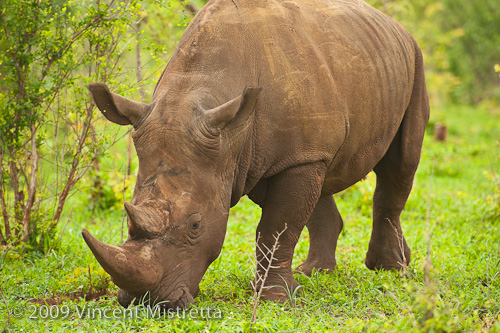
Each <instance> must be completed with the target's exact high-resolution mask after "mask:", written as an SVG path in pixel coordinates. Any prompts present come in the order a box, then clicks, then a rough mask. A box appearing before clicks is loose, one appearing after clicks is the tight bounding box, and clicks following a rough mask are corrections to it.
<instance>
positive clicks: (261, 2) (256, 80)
mask: <svg viewBox="0 0 500 333" xmlns="http://www.w3.org/2000/svg"><path fill="white" fill-rule="evenodd" d="M416 52H419V50H418V47H417V46H416V43H415V42H414V40H413V38H412V37H411V36H410V35H409V33H408V32H407V31H406V30H405V29H404V28H403V27H402V26H401V25H399V24H398V23H397V22H396V21H394V20H393V19H391V18H390V17H388V16H386V15H385V14H383V13H381V12H379V11H377V10H376V9H374V8H372V7H371V6H369V5H368V4H366V3H365V2H363V1H359V0H339V1H334V0H300V1H281V0H240V1H238V0H235V1H231V0H213V1H209V2H208V3H207V5H206V6H205V7H204V8H203V10H202V11H201V12H200V13H199V14H198V15H197V17H196V18H195V19H194V20H193V22H192V23H191V24H190V26H189V27H188V29H187V30H186V33H185V34H184V36H183V38H182V39H181V41H180V43H179V46H178V48H177V50H176V52H175V53H174V55H173V57H172V60H171V61H170V63H169V65H168V66H167V68H166V70H165V73H164V74H163V77H162V79H161V80H160V82H159V84H158V87H157V94H161V91H162V89H163V90H168V89H169V88H168V87H170V89H171V90H172V89H175V90H177V91H178V90H186V89H190V90H194V89H195V87H203V89H204V90H205V91H206V92H207V93H208V94H211V95H212V96H213V104H214V105H216V104H217V103H223V102H224V101H227V100H229V99H231V98H234V97H235V96H237V95H238V94H239V93H241V91H242V90H243V88H244V87H246V86H253V85H260V86H262V88H263V89H262V93H261V95H260V96H259V103H258V105H257V107H256V110H255V122H256V124H257V130H256V132H257V134H258V135H256V140H255V143H254V145H255V149H256V151H262V152H263V153H262V154H264V155H265V158H264V157H262V158H259V157H261V156H256V158H255V162H254V163H255V165H254V166H253V170H255V175H254V177H263V176H265V177H268V176H272V175H273V174H276V173H277V172H280V171H281V170H283V169H285V168H288V167H290V166H293V164H301V163H310V162H314V161H316V160H322V161H324V162H325V163H327V164H328V165H329V166H330V169H331V170H332V172H337V173H338V175H337V177H338V178H339V179H340V178H342V177H343V175H344V173H346V172H349V173H351V175H350V177H349V178H351V177H352V179H353V181H352V182H356V181H357V180H358V179H359V178H361V177H363V176H364V175H365V174H366V173H368V172H369V171H370V170H371V169H372V168H373V166H374V165H375V164H376V162H377V161H378V160H380V158H382V156H383V154H384V153H385V151H386V150H387V148H388V147H389V145H390V143H391V140H392V138H393V137H394V136H395V134H396V132H397V130H398V128H399V125H400V123H401V121H402V119H403V116H404V112H405V110H406V108H407V106H408V104H409V101H410V97H411V93H412V87H413V83H414V76H415V57H416V55H415V54H416ZM165 77H168V78H169V79H166V80H165V79H164V78H165ZM176 77H178V78H179V79H175V78H176ZM172 78H174V79H172ZM162 81H164V82H163V83H164V86H165V87H163V86H162ZM360 157H361V158H360ZM358 159H359V163H361V164H360V165H358V167H357V169H356V170H355V173H356V175H354V176H353V175H352V172H353V170H352V164H353V163H354V162H353V161H355V163H358V162H357V161H358ZM335 170H336V171H335ZM354 179H355V180H354ZM350 182H351V181H349V182H347V183H350ZM347 183H345V184H342V185H339V188H338V190H340V189H341V188H340V187H342V188H345V187H346V186H349V185H350V184H347ZM333 187H335V186H333ZM335 190H337V189H335Z"/></svg>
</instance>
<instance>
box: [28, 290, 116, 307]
mask: <svg viewBox="0 0 500 333" xmlns="http://www.w3.org/2000/svg"><path fill="white" fill-rule="evenodd" d="M107 295H111V294H108V292H107V290H101V291H92V292H87V293H83V292H76V293H72V294H69V295H54V296H53V297H46V298H43V297H42V298H36V299H31V300H29V301H28V302H30V303H35V304H39V305H45V304H46V305H49V306H51V305H60V304H62V303H64V302H67V301H76V300H80V299H83V300H85V301H98V300H100V299H101V297H103V296H107Z"/></svg>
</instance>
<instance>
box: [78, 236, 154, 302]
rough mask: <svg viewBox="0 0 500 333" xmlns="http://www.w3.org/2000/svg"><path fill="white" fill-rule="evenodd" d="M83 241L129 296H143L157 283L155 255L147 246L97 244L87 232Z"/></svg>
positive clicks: (99, 242)
mask: <svg viewBox="0 0 500 333" xmlns="http://www.w3.org/2000/svg"><path fill="white" fill-rule="evenodd" d="M82 236H83V239H85V242H86V243H87V245H88V246H89V248H90V250H91V251H92V253H93V254H94V256H95V257H96V259H97V261H98V262H99V263H100V264H101V266H102V268H104V270H105V271H106V272H108V274H109V275H110V276H111V279H112V280H113V282H114V283H115V284H116V285H117V286H118V287H120V288H122V289H124V290H126V291H127V292H129V293H137V294H140V293H144V292H145V291H148V290H151V288H152V287H153V286H155V285H156V284H157V283H158V276H157V274H156V271H157V269H156V268H155V267H156V265H155V262H154V258H153V257H152V256H153V254H152V251H151V249H150V248H148V247H147V246H141V245H137V244H125V245H122V246H113V245H108V244H106V243H103V242H101V241H99V240H97V239H96V238H95V237H94V236H92V235H91V234H90V232H88V231H87V229H83V230H82Z"/></svg>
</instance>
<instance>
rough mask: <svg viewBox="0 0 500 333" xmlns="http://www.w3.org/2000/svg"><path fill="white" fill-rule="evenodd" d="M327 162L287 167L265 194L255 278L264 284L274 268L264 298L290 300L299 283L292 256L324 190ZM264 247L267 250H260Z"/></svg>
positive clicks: (258, 283) (258, 229) (270, 184)
mask: <svg viewBox="0 0 500 333" xmlns="http://www.w3.org/2000/svg"><path fill="white" fill-rule="evenodd" d="M325 169H326V167H325V165H324V164H323V163H316V164H310V165H301V166H297V167H293V168H290V169H287V170H285V171H283V172H281V173H279V174H277V175H276V176H273V177H272V178H270V179H269V180H268V182H267V188H266V194H265V198H264V200H263V202H262V204H261V206H262V217H261V220H260V223H259V225H258V227H257V239H258V245H259V247H258V249H257V250H256V251H257V253H256V254H257V261H258V263H257V277H256V279H255V280H254V281H255V282H256V284H257V286H256V287H257V288H261V287H262V285H260V282H259V278H258V277H261V278H262V277H263V276H265V270H266V268H267V267H269V265H271V266H272V267H273V268H271V269H270V270H269V271H268V273H267V277H266V279H265V281H264V288H265V289H264V290H263V293H262V299H267V300H286V299H287V298H288V296H287V295H288V293H287V290H288V291H293V290H295V288H297V287H298V286H299V284H298V283H297V281H295V278H294V277H293V274H292V258H293V251H294V249H295V245H296V244H297V241H298V239H299V236H300V233H301V232H302V229H303V228H304V226H305V224H306V222H307V221H308V220H309V217H310V216H311V214H312V212H313V210H314V208H315V206H316V204H317V202H318V199H319V196H320V193H321V188H322V185H323V180H324V174H325ZM285 225H286V230H285V232H284V233H283V234H281V236H280V238H279V241H278V245H279V247H278V248H277V250H276V251H275V253H274V255H273V260H272V263H271V264H270V263H269V260H268V259H269V254H270V253H269V251H267V250H265V249H266V248H267V249H272V248H273V245H274V244H275V237H274V236H276V235H277V234H278V233H280V232H281V231H283V230H284V229H285ZM259 248H260V249H262V250H264V252H266V253H265V254H263V253H261V251H260V250H259Z"/></svg>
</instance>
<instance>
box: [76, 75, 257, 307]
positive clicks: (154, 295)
mask: <svg viewBox="0 0 500 333" xmlns="http://www.w3.org/2000/svg"><path fill="white" fill-rule="evenodd" d="M89 89H90V91H91V93H92V96H93V99H94V101H95V103H96V105H97V107H98V108H99V109H100V110H101V112H102V113H103V114H104V115H105V117H106V118H107V119H108V120H110V121H112V122H114V123H117V124H120V125H128V124H131V125H133V126H134V132H133V134H132V137H133V139H134V145H135V148H136V151H137V155H138V158H139V172H138V175H137V184H136V187H135V190H134V195H133V198H132V202H131V203H125V210H126V212H127V215H128V238H127V240H126V241H125V243H124V244H123V245H121V246H113V245H108V244H105V243H102V242H100V241H99V240H97V239H96V238H94V237H93V236H92V235H91V234H90V233H89V232H88V231H87V230H85V229H84V230H83V231H82V234H83V237H84V239H85V241H86V242H87V244H88V246H89V247H90V249H91V250H92V252H93V254H94V256H95V257H96V258H97V260H98V261H99V263H100V264H101V265H102V267H103V268H104V269H105V270H106V271H107V272H108V273H109V274H110V276H111V278H112V280H113V282H114V283H115V284H116V285H117V286H118V287H119V288H120V290H119V292H118V300H119V302H120V304H121V305H123V306H125V307H127V306H128V305H129V304H130V303H131V302H132V300H133V299H136V300H139V299H141V297H143V296H145V295H147V297H148V299H149V302H150V303H151V304H157V303H161V304H163V306H165V307H166V308H185V307H186V306H187V305H189V304H190V303H192V302H193V301H194V297H196V295H197V294H198V291H199V287H198V285H199V282H200V281H201V279H202V277H203V275H204V273H205V271H206V269H207V268H208V266H209V265H210V264H211V262H212V261H213V260H215V259H216V258H217V256H218V255H219V253H220V250H221V248H222V244H223V241H224V236H225V231H226V224H227V217H228V213H229V207H230V202H231V192H232V188H233V182H234V177H235V176H234V175H235V172H236V170H235V168H236V163H235V160H237V154H238V153H237V151H238V149H241V147H238V146H239V145H240V144H242V142H243V141H244V140H245V139H244V137H245V135H243V134H241V133H243V132H244V131H242V128H245V127H248V126H247V125H245V124H246V123H249V121H248V118H249V117H250V116H251V114H252V112H253V108H254V106H255V103H256V99H257V95H258V93H259V92H260V88H249V89H245V90H244V92H243V94H241V95H240V96H238V97H236V98H234V99H232V100H230V101H229V102H225V103H223V104H222V105H218V106H217V105H216V104H217V101H216V100H215V99H214V98H211V97H207V96H202V95H203V94H202V95H195V96H194V97H191V98H182V99H181V98H177V97H170V98H156V99H155V101H154V102H153V103H151V104H143V103H139V102H135V101H131V100H129V99H126V98H124V97H121V96H119V95H116V94H113V93H111V92H110V91H109V89H108V88H107V87H106V86H105V85H103V84H99V83H93V84H91V85H90V86H89ZM207 105H209V106H213V107H207ZM214 105H215V106H214ZM238 133H240V134H241V135H240V134H238ZM229 137H231V140H229Z"/></svg>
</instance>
